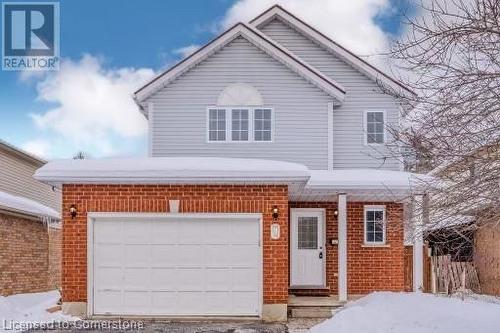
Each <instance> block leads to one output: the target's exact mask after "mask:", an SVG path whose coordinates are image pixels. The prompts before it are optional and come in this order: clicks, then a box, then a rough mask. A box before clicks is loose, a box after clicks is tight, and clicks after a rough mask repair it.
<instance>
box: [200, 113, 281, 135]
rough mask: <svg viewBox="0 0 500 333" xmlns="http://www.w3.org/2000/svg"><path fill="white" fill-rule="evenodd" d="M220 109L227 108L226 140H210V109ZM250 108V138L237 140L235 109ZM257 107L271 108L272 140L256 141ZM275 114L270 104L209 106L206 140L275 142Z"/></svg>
mask: <svg viewBox="0 0 500 333" xmlns="http://www.w3.org/2000/svg"><path fill="white" fill-rule="evenodd" d="M213 109H219V110H222V109H223V110H226V140H224V141H212V140H210V110H213ZM242 109H244V110H248V140H246V141H241V140H235V141H233V136H232V131H233V128H232V127H233V121H232V117H233V110H242ZM255 109H267V110H271V140H270V141H255V140H254V136H255V133H254V114H255V113H254V111H255ZM274 119H275V116H274V109H273V108H272V107H268V106H236V105H234V106H209V107H207V111H206V126H205V127H206V130H205V131H206V142H207V143H215V144H217V143H236V144H240V143H241V144H247V143H257V144H261V143H262V144H266V143H272V142H274V133H275V120H274Z"/></svg>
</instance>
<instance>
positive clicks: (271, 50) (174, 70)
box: [134, 23, 346, 115]
mask: <svg viewBox="0 0 500 333" xmlns="http://www.w3.org/2000/svg"><path fill="white" fill-rule="evenodd" d="M238 37H243V38H245V39H246V40H248V41H249V42H250V43H252V44H253V45H254V46H257V47H258V48H259V49H261V50H262V51H264V52H265V53H266V54H268V55H269V56H271V57H272V58H274V59H275V60H278V61H279V62H281V63H282V64H283V65H285V66H287V67H288V68H290V69H292V71H294V72H295V73H297V74H298V75H300V76H302V77H303V78H305V79H306V80H308V81H309V82H311V83H312V84H314V85H316V86H317V87H318V88H320V89H321V90H323V91H325V92H326V93H328V94H329V95H331V96H332V97H334V98H335V99H336V100H337V102H338V103H342V101H343V99H344V95H345V93H346V91H345V89H344V88H343V87H342V86H341V85H340V84H339V83H337V82H335V81H334V80H333V79H331V78H330V77H328V76H326V75H323V74H322V73H321V72H320V71H318V70H317V69H315V68H314V67H312V66H310V65H309V64H307V63H306V62H304V61H302V60H301V59H299V58H297V57H295V56H294V55H293V54H292V53H290V52H289V51H288V50H287V49H285V48H284V47H282V46H280V45H279V44H278V43H276V42H275V41H273V40H272V39H270V38H269V37H267V36H265V35H264V34H262V33H261V32H260V31H258V30H257V29H255V28H253V27H250V26H248V25H245V24H243V23H238V24H236V25H235V26H233V27H232V28H230V29H228V30H227V31H226V32H224V33H223V34H221V35H220V36H219V37H217V38H216V39H214V40H213V41H211V42H210V43H208V44H206V45H205V46H204V47H202V48H201V49H199V50H198V51H197V52H195V53H193V54H192V55H190V56H189V57H187V58H186V59H184V60H182V61H181V62H179V63H178V64H177V65H175V66H173V67H171V68H170V69H169V70H167V71H166V72H164V73H162V74H160V75H159V76H157V77H156V78H154V79H153V80H151V81H150V82H149V83H147V84H146V85H144V86H143V87H142V88H140V89H139V90H137V91H136V92H135V93H134V99H135V101H136V103H137V104H138V105H139V107H141V109H142V110H143V114H144V115H147V114H146V113H145V112H144V105H142V104H141V103H142V102H144V101H145V100H146V99H147V98H148V97H150V96H151V95H152V94H154V93H155V92H157V91H158V90H160V89H162V88H164V87H165V86H166V85H168V84H169V83H171V82H172V81H174V80H175V79H176V78H178V77H179V76H181V75H182V74H183V73H185V72H186V71H188V70H190V69H191V68H192V67H194V66H196V65H197V64H198V63H200V62H202V61H203V60H205V59H206V58H207V57H209V56H211V55H212V54H213V53H215V52H216V51H217V50H219V49H221V48H223V47H224V46H226V45H227V44H229V43H230V42H231V41H233V40H234V39H236V38H238Z"/></svg>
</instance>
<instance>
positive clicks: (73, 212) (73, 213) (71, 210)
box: [69, 205, 77, 219]
mask: <svg viewBox="0 0 500 333" xmlns="http://www.w3.org/2000/svg"><path fill="white" fill-rule="evenodd" d="M76 213H77V210H76V206H75V205H71V206H69V214H70V215H71V218H72V219H74V218H75V217H76Z"/></svg>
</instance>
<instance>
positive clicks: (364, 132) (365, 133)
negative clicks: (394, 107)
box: [363, 110, 387, 146]
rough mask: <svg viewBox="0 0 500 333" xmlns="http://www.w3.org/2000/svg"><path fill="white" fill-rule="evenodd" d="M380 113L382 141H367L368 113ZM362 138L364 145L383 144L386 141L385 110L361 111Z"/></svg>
mask: <svg viewBox="0 0 500 333" xmlns="http://www.w3.org/2000/svg"><path fill="white" fill-rule="evenodd" d="M369 112H370V113H382V116H383V119H384V120H383V121H384V127H383V128H384V133H383V134H384V142H382V143H375V142H374V143H368V113H369ZM363 140H364V144H365V146H384V145H385V144H386V143H387V112H386V111H385V110H365V111H363Z"/></svg>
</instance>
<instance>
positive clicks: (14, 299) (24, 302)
mask: <svg viewBox="0 0 500 333" xmlns="http://www.w3.org/2000/svg"><path fill="white" fill-rule="evenodd" d="M60 297H61V296H60V294H59V292H58V291H57V290H53V291H48V292H43V293H32V294H18V295H12V296H7V297H5V296H0V332H12V329H11V328H12V327H14V323H49V322H54V321H55V322H62V321H74V320H78V319H79V318H75V317H71V316H66V315H63V314H62V313H61V311H57V312H54V313H49V312H47V311H46V309H48V308H51V307H53V306H56V305H57V301H58V300H59V298H60Z"/></svg>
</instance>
